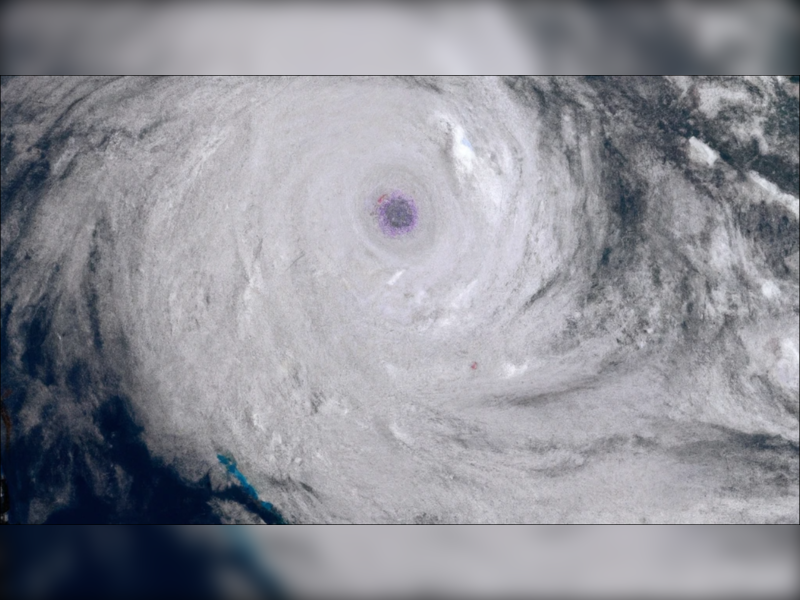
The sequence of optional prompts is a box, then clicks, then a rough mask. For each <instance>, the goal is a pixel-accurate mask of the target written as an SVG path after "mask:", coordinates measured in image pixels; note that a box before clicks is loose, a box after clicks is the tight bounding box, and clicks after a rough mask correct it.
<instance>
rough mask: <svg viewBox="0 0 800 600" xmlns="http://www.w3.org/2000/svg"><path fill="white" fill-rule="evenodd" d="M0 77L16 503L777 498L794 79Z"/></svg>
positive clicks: (782, 499)
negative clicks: (399, 218) (402, 204)
mask: <svg viewBox="0 0 800 600" xmlns="http://www.w3.org/2000/svg"><path fill="white" fill-rule="evenodd" d="M2 90H3V99H2V111H3V112H2V185H3V188H2V213H3V216H2V352H3V358H2V369H3V388H4V389H6V388H7V389H10V390H11V393H10V395H9V396H8V398H7V399H6V400H5V401H4V406H5V408H6V409H7V412H8V414H9V415H10V421H11V429H10V435H8V436H7V439H8V442H9V445H10V447H9V450H8V452H6V453H4V460H3V468H4V474H5V476H6V479H7V481H8V485H9V494H10V498H11V502H12V505H11V514H10V518H11V520H12V521H26V522H41V521H47V520H51V521H58V520H66V521H70V520H89V521H91V520H108V521H192V522H194V521H215V520H222V521H234V522H251V521H260V520H265V521H268V522H276V521H281V520H286V521H290V522H564V521H570V522H574V521H578V522H597V521H614V522H642V521H657V522H663V521H666V522H672V521H723V522H724V521H787V520H788V521H796V520H797V509H798V492H797V483H798V457H797V448H798V447H797V443H798V400H797V394H798V314H799V312H800V309H799V307H798V230H797V226H798V158H797V151H796V148H797V135H798V134H797V119H798V116H797V104H798V99H797V97H798V84H797V82H796V80H791V79H788V78H763V79H762V78H752V79H742V78H736V79H721V80H706V79H702V80H695V79H682V78H673V79H656V78H652V79H651V78H643V79H637V78H632V79H572V78H562V79H558V78H556V79H514V78H510V79H455V78H445V79H406V78H402V79H384V78H377V79H371V78H370V79H349V78H325V79H283V78H275V79H269V78H267V79H250V78H245V79H235V78H233V79H231V78H225V79H197V78H186V79H180V78H178V79H137V78H133V79H105V78H102V79H91V78H90V79H61V78H56V79H26V78H14V79H11V80H7V81H4V82H3V88H2ZM398 192H401V193H402V194H404V195H406V196H407V197H410V198H413V200H414V203H415V207H416V211H417V214H416V218H417V220H416V224H415V226H414V227H413V228H412V230H411V231H408V232H406V231H404V232H403V233H402V234H400V235H386V232H385V231H384V230H382V229H381V223H380V220H379V218H378V215H379V211H378V210H377V206H378V205H377V202H378V200H379V199H381V198H386V197H388V196H387V195H389V196H391V194H393V193H395V194H396V193H398ZM384 225H385V224H384ZM384 229H385V227H384ZM4 435H6V432H4Z"/></svg>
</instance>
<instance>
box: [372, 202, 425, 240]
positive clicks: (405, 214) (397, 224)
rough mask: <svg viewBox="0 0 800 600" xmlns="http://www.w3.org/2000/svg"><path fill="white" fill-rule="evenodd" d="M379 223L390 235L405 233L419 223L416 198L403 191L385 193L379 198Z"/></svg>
mask: <svg viewBox="0 0 800 600" xmlns="http://www.w3.org/2000/svg"><path fill="white" fill-rule="evenodd" d="M377 214H378V224H379V226H380V228H381V231H383V233H385V234H386V235H388V236H390V237H396V236H399V235H405V234H407V233H409V232H410V231H412V230H413V229H414V227H415V226H416V224H417V206H416V204H415V203H414V199H413V198H411V197H410V196H407V195H405V194H403V193H402V192H393V193H391V194H384V195H383V196H381V197H380V198H378V212H377Z"/></svg>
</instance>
